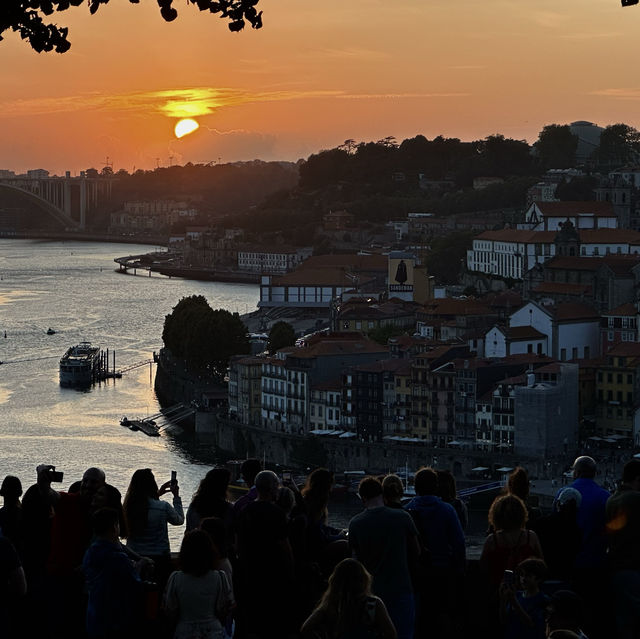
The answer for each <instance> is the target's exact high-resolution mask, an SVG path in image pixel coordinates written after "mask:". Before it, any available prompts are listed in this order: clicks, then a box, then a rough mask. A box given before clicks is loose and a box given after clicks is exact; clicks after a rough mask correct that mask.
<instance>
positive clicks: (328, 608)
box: [301, 559, 397, 639]
mask: <svg viewBox="0 0 640 639" xmlns="http://www.w3.org/2000/svg"><path fill="white" fill-rule="evenodd" d="M301 633H302V637H303V639H320V638H321V639H343V638H345V639H346V638H347V637H360V638H364V637H376V638H377V639H396V637H397V634H396V629H395V628H394V626H393V623H392V622H391V619H390V618H389V614H388V613H387V609H386V607H385V605H384V603H383V602H382V600H381V599H379V598H378V597H375V596H374V595H372V594H371V575H370V574H369V573H368V572H367V570H366V569H365V567H364V566H363V565H362V564H361V563H360V562H359V561H357V560H356V559H343V560H342V561H341V562H340V563H339V564H338V565H337V566H336V567H335V569H334V571H333V573H331V576H330V577H329V586H328V588H327V590H326V591H325V593H324V595H323V596H322V599H321V600H320V603H319V604H318V605H317V607H316V608H315V610H314V611H313V612H312V613H311V615H310V616H309V617H308V619H307V620H306V621H305V622H304V624H303V625H302V629H301Z"/></svg>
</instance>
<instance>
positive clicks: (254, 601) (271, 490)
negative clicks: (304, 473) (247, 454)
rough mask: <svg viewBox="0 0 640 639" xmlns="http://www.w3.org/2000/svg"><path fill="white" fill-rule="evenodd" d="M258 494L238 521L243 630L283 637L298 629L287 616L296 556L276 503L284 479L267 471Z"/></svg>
mask: <svg viewBox="0 0 640 639" xmlns="http://www.w3.org/2000/svg"><path fill="white" fill-rule="evenodd" d="M255 487H256V493H257V498H256V500H255V501H253V502H251V503H250V504H247V506H246V507H245V508H244V510H243V511H242V512H241V514H240V517H239V520H238V570H237V571H236V573H235V577H236V580H235V584H236V597H237V600H238V614H239V620H238V624H239V629H240V630H241V632H242V633H245V634H249V635H254V636H257V637H267V638H269V639H271V638H272V637H274V638H275V637H278V638H279V637H282V636H286V635H287V633H288V632H292V631H294V630H295V628H292V627H290V626H291V622H292V616H291V615H288V614H283V605H285V604H284V602H287V601H289V600H290V598H291V588H292V585H293V577H294V574H293V554H292V551H291V545H290V544H289V538H288V527H287V518H286V516H285V513H284V511H283V510H282V509H281V508H279V507H278V506H276V504H275V503H274V502H275V500H276V498H277V496H278V487H279V480H278V477H277V475H276V474H275V473H273V472H271V471H270V470H263V471H261V472H260V473H258V475H257V476H256V479H255Z"/></svg>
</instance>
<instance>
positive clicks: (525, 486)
mask: <svg viewBox="0 0 640 639" xmlns="http://www.w3.org/2000/svg"><path fill="white" fill-rule="evenodd" d="M530 487H531V482H530V481H529V473H527V471H526V470H525V469H524V468H522V466H518V467H517V468H514V469H513V470H512V471H511V473H509V477H508V479H507V485H506V487H505V488H506V493H507V494H509V495H515V496H516V497H520V499H522V501H523V502H524V505H525V506H526V507H527V525H528V526H531V524H532V523H533V522H534V521H535V520H536V519H537V518H538V517H540V516H541V515H542V513H541V511H540V509H539V508H538V507H537V506H534V505H532V504H531V503H530V500H531V495H530V492H529V491H530Z"/></svg>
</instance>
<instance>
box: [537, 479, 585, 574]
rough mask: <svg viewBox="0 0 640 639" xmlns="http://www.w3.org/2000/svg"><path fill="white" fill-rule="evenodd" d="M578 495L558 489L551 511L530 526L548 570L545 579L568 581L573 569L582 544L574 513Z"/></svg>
mask: <svg viewBox="0 0 640 639" xmlns="http://www.w3.org/2000/svg"><path fill="white" fill-rule="evenodd" d="M581 502H582V495H581V494H580V493H579V492H578V491H577V490H576V489H575V488H570V487H568V486H567V487H566V488H563V489H562V490H560V492H559V493H558V495H557V497H556V498H555V500H554V502H553V509H552V512H551V513H550V514H548V515H546V516H544V517H540V518H539V519H537V520H535V521H534V522H533V523H532V524H531V530H534V531H535V533H536V534H537V535H538V538H539V540H540V545H541V546H542V552H543V553H544V558H545V561H546V562H547V568H548V579H550V580H554V581H562V582H570V581H571V579H572V575H573V566H574V563H575V560H576V556H577V554H578V551H579V550H580V546H581V544H582V532H581V531H580V528H579V527H578V523H577V513H578V508H579V507H580V503H581Z"/></svg>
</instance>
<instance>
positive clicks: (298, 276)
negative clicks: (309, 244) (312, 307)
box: [271, 262, 373, 288]
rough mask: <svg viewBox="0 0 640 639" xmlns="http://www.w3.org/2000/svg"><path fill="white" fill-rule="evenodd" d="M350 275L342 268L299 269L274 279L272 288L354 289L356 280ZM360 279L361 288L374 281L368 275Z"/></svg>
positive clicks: (360, 276) (361, 276)
mask: <svg viewBox="0 0 640 639" xmlns="http://www.w3.org/2000/svg"><path fill="white" fill-rule="evenodd" d="M302 264H304V262H302ZM350 273H351V271H345V270H344V269H341V268H317V269H310V268H297V269H296V270H295V271H291V272H290V273H286V274H285V275H281V276H279V277H274V278H273V279H272V280H271V282H272V286H339V287H342V288H352V287H353V284H354V279H353V275H352V276H351V277H349V274H350ZM358 278H359V282H358V285H359V286H360V287H362V286H364V285H365V284H368V283H370V282H371V281H373V278H371V277H369V276H367V275H359V276H358Z"/></svg>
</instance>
